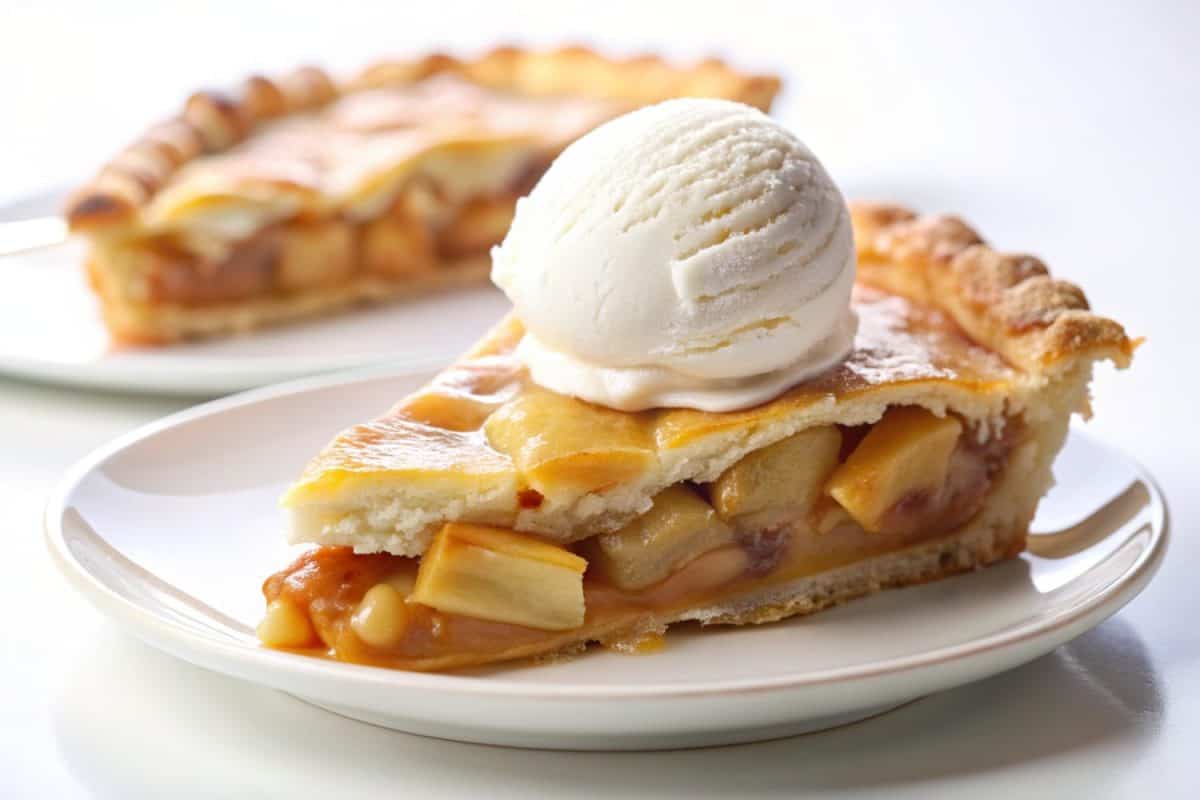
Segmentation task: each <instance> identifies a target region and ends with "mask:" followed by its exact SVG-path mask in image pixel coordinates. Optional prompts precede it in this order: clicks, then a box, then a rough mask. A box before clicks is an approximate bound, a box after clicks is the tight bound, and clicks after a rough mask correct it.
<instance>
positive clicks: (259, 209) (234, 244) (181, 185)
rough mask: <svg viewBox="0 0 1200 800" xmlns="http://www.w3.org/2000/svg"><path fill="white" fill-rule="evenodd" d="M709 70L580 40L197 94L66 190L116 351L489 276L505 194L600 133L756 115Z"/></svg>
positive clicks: (746, 81) (756, 87) (708, 64)
mask: <svg viewBox="0 0 1200 800" xmlns="http://www.w3.org/2000/svg"><path fill="white" fill-rule="evenodd" d="M778 88H779V82H778V81H777V80H776V79H775V78H773V77H769V76H760V75H747V74H742V73H739V72H737V71H735V70H734V69H732V68H730V67H729V66H727V65H725V64H724V63H721V62H719V61H715V60H710V61H705V62H703V63H700V64H697V65H695V66H692V67H686V68H683V67H675V66H671V65H669V64H667V63H665V62H664V61H662V60H661V59H658V58H655V57H643V58H634V59H629V60H614V59H609V58H605V57H603V56H601V55H598V54H596V53H594V52H591V51H589V50H586V49H582V48H568V49H563V50H558V51H554V52H530V51H525V50H518V49H512V48H508V49H498V50H495V51H493V52H491V53H488V54H487V55H484V56H483V57H481V58H479V59H476V60H463V59H457V58H451V57H449V56H444V55H431V56H428V57H425V58H422V59H418V60H413V61H390V62H384V63H381V64H378V65H376V66H373V67H371V68H369V69H367V70H365V71H364V72H362V73H361V74H360V75H358V76H357V77H354V78H353V79H351V80H349V81H347V82H345V83H338V82H335V81H334V80H333V79H332V78H330V76H329V75H327V74H326V73H325V72H323V71H322V70H319V69H315V68H304V69H300V70H298V71H296V72H294V73H292V74H290V75H285V76H283V77H281V78H278V79H267V78H263V77H252V78H250V79H249V80H247V81H246V82H245V83H244V84H243V85H242V86H241V87H240V88H239V89H238V90H237V91H235V92H233V93H229V94H226V93H218V92H200V93H198V94H195V95H193V96H192V97H191V98H189V99H188V101H187V104H186V106H185V107H184V109H183V111H182V112H181V113H180V114H179V115H178V116H176V117H174V118H172V119H169V120H167V121H166V122H163V123H162V124H160V125H157V126H155V127H153V128H151V129H150V130H148V131H147V132H146V133H145V134H144V135H143V136H142V138H141V139H139V140H138V141H136V142H135V143H134V144H133V145H131V146H130V147H129V148H128V149H126V150H125V151H123V152H122V153H121V154H119V155H118V156H117V157H116V158H114V159H113V160H112V161H111V162H110V163H109V164H107V165H106V166H105V167H104V168H103V169H102V170H101V172H100V173H99V174H98V175H97V176H96V177H95V178H94V179H93V180H92V181H91V182H89V183H88V184H87V185H85V186H83V187H82V188H80V189H79V190H78V191H77V192H76V193H75V194H74V195H73V197H72V198H71V199H70V201H69V204H68V207H67V209H66V215H67V219H68V221H69V224H70V227H71V230H72V231H73V232H76V233H80V234H83V235H84V236H85V237H86V238H87V239H88V240H89V242H90V244H91V251H90V256H89V258H88V263H87V268H88V274H89V277H90V280H91V283H92V286H93V287H94V289H95V291H96V293H97V294H98V296H99V298H100V301H101V304H102V309H103V314H104V319H105V321H106V323H107V325H108V327H109V329H110V330H111V333H112V335H113V337H114V338H115V339H116V340H118V341H123V342H137V343H165V342H172V341H176V340H180V339H184V338H190V337H198V336H208V335H214V334H222V333H228V332H234V331H243V330H246V329H250V328H254V327H258V326H261V325H266V324H269V323H275V322H281V321H285V320H291V319H294V318H298V317H305V316H309V315H313V314H317V313H322V312H329V311H332V310H335V309H340V308H344V307H347V306H350V305H353V304H357V303H360V302H363V301H380V300H386V299H391V298H398V297H403V296H408V295H412V294H415V293H419V292H427V291H429V290H431V289H436V288H441V287H451V286H461V285H465V284H472V283H479V282H483V281H485V280H486V276H487V271H488V260H487V253H488V249H489V248H490V247H492V246H493V245H495V244H497V243H498V242H499V241H500V239H501V238H503V236H504V233H505V231H506V230H507V229H508V225H509V222H510V221H511V219H512V215H513V208H514V204H515V202H516V199H517V198H518V197H520V196H521V195H523V194H525V193H526V192H527V191H528V190H529V188H530V187H531V186H533V184H534V183H535V182H536V181H537V179H538V178H539V176H540V175H541V174H542V173H543V172H544V171H545V169H546V167H547V165H548V164H549V163H550V162H551V161H552V160H553V159H554V157H555V156H556V155H557V154H558V152H559V151H561V150H562V148H563V147H564V146H565V145H566V144H567V143H569V142H571V141H572V140H574V139H575V138H577V137H579V136H580V135H581V134H583V133H586V132H587V131H588V130H590V129H592V128H593V127H595V126H596V125H597V124H599V123H601V122H603V121H605V120H607V119H610V118H612V117H615V116H617V115H620V114H622V113H624V112H626V111H629V110H631V109H633V108H636V107H638V106H642V105H645V104H649V103H655V102H658V101H661V100H665V99H667V98H672V97H689V96H710V97H721V98H727V99H731V100H738V101H741V102H744V103H749V104H751V105H754V106H757V107H759V108H763V109H766V108H767V107H768V106H769V105H770V103H771V100H772V98H773V97H774V95H775V93H776V92H777V90H778Z"/></svg>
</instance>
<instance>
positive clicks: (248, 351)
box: [0, 195, 508, 397]
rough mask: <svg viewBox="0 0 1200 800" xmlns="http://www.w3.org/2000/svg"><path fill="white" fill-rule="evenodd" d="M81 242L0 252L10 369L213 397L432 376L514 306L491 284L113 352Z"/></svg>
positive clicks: (5, 369) (42, 202) (0, 358)
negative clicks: (332, 379)
mask: <svg viewBox="0 0 1200 800" xmlns="http://www.w3.org/2000/svg"><path fill="white" fill-rule="evenodd" d="M60 200H61V198H59V197H58V196H56V195H48V196H45V197H40V198H33V199H31V200H30V201H28V202H24V203H20V204H17V205H13V206H10V207H8V208H3V209H0V222H3V221H5V220H10V219H22V218H29V217H35V216H38V215H41V214H53V213H54V211H55V209H56V208H57V207H58V206H59V205H60ZM83 257H84V248H83V246H82V243H80V242H68V243H67V244H64V245H60V246H56V247H50V248H46V249H43V250H37V251H30V252H25V253H20V254H17V255H10V256H0V274H2V275H3V276H4V281H5V286H6V287H8V288H9V291H6V292H3V293H0V373H4V374H8V375H13V376H16V377H23V378H32V379H35V380H41V381H49V382H53V383H61V384H67V385H72V386H82V387H87V388H95V389H109V390H114V391H125V392H146V393H153V394H176V395H188V396H209V397H211V396H215V395H220V394H228V393H229V392H235V391H240V390H242V389H249V388H253V387H255V386H264V385H266V384H269V383H276V382H278V381H282V380H289V379H292V378H299V377H303V376H307V375H315V374H318V373H323V372H332V371H335V370H341V369H347V368H354V367H362V366H366V365H376V364H383V365H386V367H387V369H388V370H389V371H392V372H421V373H424V372H427V371H429V370H432V369H434V368H436V367H438V366H440V365H443V364H445V363H447V362H449V361H451V360H453V359H454V358H456V357H457V356H458V355H459V354H460V353H462V352H463V351H464V350H466V349H467V348H468V347H469V346H470V345H471V344H472V343H474V342H475V340H477V339H478V338H479V336H480V335H481V334H482V333H483V332H484V331H485V330H487V329H488V328H489V327H490V326H491V325H492V324H493V323H494V322H496V320H498V319H499V318H500V317H501V316H502V315H503V314H504V313H505V312H506V311H507V310H508V300H507V299H506V298H505V297H504V295H503V294H502V293H501V292H500V291H499V290H497V289H495V288H494V287H492V286H491V285H486V286H478V287H474V288H468V289H457V290H451V291H446V292H440V293H436V294H431V295H428V296H425V297H418V298H412V299H410V300H406V301H400V302H396V303H392V304H388V305H382V306H377V307H374V308H366V309H360V310H357V311H354V312H350V313H346V314H341V315H337V316H331V317H328V318H323V319H316V320H312V321H307V322H299V323H294V324H290V325H284V326H280V327H277V328H269V329H266V330H262V331H257V332H255V333H253V334H250V335H246V336H235V337H229V338H221V339H213V340H210V341H203V342H195V343H187V344H179V345H172V346H169V347H156V348H121V349H114V348H113V346H112V345H111V343H110V342H109V338H108V333H107V331H106V330H105V328H104V324H103V322H102V321H101V319H100V310H99V307H98V306H97V303H96V299H95V297H93V295H92V293H91V291H90V290H89V289H88V287H87V285H86V282H85V280H84V275H83V269H82V266H81V263H82V260H83Z"/></svg>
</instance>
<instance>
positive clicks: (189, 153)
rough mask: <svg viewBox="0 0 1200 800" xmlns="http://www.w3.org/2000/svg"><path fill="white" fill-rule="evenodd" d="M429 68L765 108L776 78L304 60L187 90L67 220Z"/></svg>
mask: <svg viewBox="0 0 1200 800" xmlns="http://www.w3.org/2000/svg"><path fill="white" fill-rule="evenodd" d="M437 73H454V74H456V75H459V76H462V77H464V78H466V79H468V80H470V81H472V82H475V83H479V84H481V85H484V86H488V87H491V88H495V89H502V90H507V91H513V92H518V93H522V94H533V95H537V94H564V93H578V94H581V95H584V96H588V97H605V98H618V99H627V100H631V101H637V102H641V103H649V102H657V101H659V100H664V99H667V98H669V97H677V96H693V95H694V96H707V95H712V96H720V97H727V98H730V99H735V100H740V101H742V102H745V103H748V104H750V105H754V106H757V107H759V108H762V109H764V110H765V109H766V108H767V107H768V106H769V105H770V103H771V100H772V99H773V98H774V96H775V94H776V93H777V92H778V91H779V85H780V83H779V79H778V78H776V77H774V76H767V75H747V74H744V73H740V72H737V71H736V70H734V69H733V68H731V67H729V66H728V65H726V64H725V63H724V62H721V61H718V60H715V59H710V60H707V61H703V62H701V63H699V64H696V65H695V66H693V67H690V68H680V67H675V66H672V65H670V64H668V63H667V62H665V61H663V60H662V59H660V58H658V57H655V56H643V57H639V58H632V59H627V60H615V59H610V58H606V57H604V56H602V55H600V54H598V53H596V52H594V51H592V50H589V49H587V48H583V47H567V48H562V49H559V50H554V51H532V50H524V49H519V48H512V47H504V48H497V49H495V50H493V51H491V52H490V53H487V54H486V55H484V56H482V57H481V58H478V59H475V60H470V59H459V58H455V57H453V56H449V55H444V54H431V55H428V56H425V57H423V58H419V59H413V60H393V61H385V62H380V63H378V64H375V65H373V66H371V67H368V68H367V69H366V70H364V71H363V72H362V73H360V74H359V75H358V76H357V77H355V78H353V79H352V80H350V81H348V82H347V83H345V84H344V85H342V86H338V85H337V84H336V83H335V82H334V81H333V79H332V78H331V77H330V76H329V75H328V73H326V72H325V71H323V70H321V69H319V68H316V67H302V68H300V69H298V70H296V71H294V72H292V73H290V74H288V75H285V76H283V77H281V78H279V79H278V80H274V81H273V80H271V79H268V78H264V77H262V76H252V77H250V78H249V79H247V80H246V82H245V83H244V84H243V85H242V86H241V87H240V88H239V89H238V90H237V91H236V92H234V93H231V94H225V93H220V92H209V91H205V92H197V93H196V94H193V95H192V96H191V97H190V98H189V99H188V101H187V103H186V104H185V106H184V109H183V111H182V113H180V114H179V115H178V116H176V117H173V118H172V119H170V120H168V121H166V122H165V123H162V124H160V125H158V126H155V127H154V128H152V129H151V130H149V131H147V133H146V134H145V135H143V137H142V138H141V139H139V140H137V141H136V142H134V143H133V144H132V145H130V147H128V148H127V149H126V150H125V151H123V152H122V153H121V154H120V155H118V156H117V157H116V158H114V159H113V160H112V161H110V162H109V163H108V164H107V165H105V166H104V167H103V168H102V169H101V171H100V173H99V174H98V175H97V176H96V177H95V178H93V179H92V180H91V181H89V182H88V183H87V184H85V185H84V186H82V187H80V188H79V189H78V190H77V191H76V192H75V193H74V194H73V195H72V196H71V197H70V199H69V200H68V202H67V206H66V216H67V221H68V223H69V224H70V226H71V228H72V230H75V231H94V230H98V229H102V228H106V227H108V226H112V225H121V224H127V223H129V222H131V221H132V220H134V219H135V218H136V215H137V212H138V210H139V209H140V208H141V207H143V206H144V205H146V204H147V203H148V202H149V201H150V199H151V198H153V196H154V195H155V193H156V192H157V191H158V190H159V189H161V188H162V187H163V186H164V184H165V183H166V181H167V179H168V178H169V177H170V175H171V174H172V173H173V172H174V171H175V170H176V169H177V168H178V167H179V166H180V165H182V164H183V163H185V162H186V161H188V160H190V159H191V158H194V157H195V156H197V155H199V154H200V153H202V152H214V151H219V150H223V149H226V148H228V147H230V146H232V145H234V144H236V143H237V142H238V141H240V140H242V139H243V138H245V137H246V136H247V135H248V134H249V133H251V132H252V131H253V130H254V128H255V126H257V125H258V124H260V123H262V122H264V121H267V120H270V119H273V118H276V117H279V116H282V115H285V114H292V113H297V112H300V111H305V110H309V109H312V108H316V107H318V106H321V105H324V104H326V103H328V102H330V101H331V100H333V99H335V98H337V97H339V96H341V95H344V94H347V93H351V92H355V91H359V90H362V89H370V88H379V87H384V86H398V85H403V84H405V83H412V82H415V81H419V80H421V79H423V78H427V77H429V76H431V75H434V74H437ZM147 164H151V165H152V166H150V167H148V166H147Z"/></svg>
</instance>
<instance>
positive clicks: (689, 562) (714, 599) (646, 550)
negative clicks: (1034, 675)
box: [259, 408, 1022, 670]
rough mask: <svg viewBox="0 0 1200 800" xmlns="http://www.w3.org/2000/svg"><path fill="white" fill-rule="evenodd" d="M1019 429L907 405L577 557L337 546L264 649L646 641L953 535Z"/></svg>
mask: <svg viewBox="0 0 1200 800" xmlns="http://www.w3.org/2000/svg"><path fill="white" fill-rule="evenodd" d="M1021 436H1022V427H1021V425H1020V422H1019V420H1008V421H1007V424H1006V425H1005V426H1004V429H1003V433H1002V434H999V435H994V436H991V437H989V438H986V439H983V440H981V438H980V436H978V431H976V430H973V429H971V428H968V427H967V426H966V425H965V424H964V423H962V422H961V421H960V420H958V419H957V418H955V417H944V418H938V417H935V416H934V415H932V414H930V413H929V412H927V411H924V410H922V409H915V408H914V409H908V408H898V409H892V410H890V411H889V412H888V413H887V414H886V415H885V416H884V418H883V419H882V420H881V421H880V422H878V423H876V424H875V425H874V426H871V427H870V428H837V427H834V426H829V427H827V428H821V429H814V430H809V431H803V432H801V433H799V434H796V435H795V436H793V437H791V438H790V439H787V440H784V441H783V442H779V443H776V444H774V445H771V446H770V447H767V448H764V449H763V450H760V451H755V452H753V453H750V454H748V455H747V456H745V457H744V458H743V459H742V460H741V461H739V462H738V463H737V464H735V465H734V466H733V467H731V468H730V469H729V470H727V471H726V472H725V473H724V474H722V475H721V476H720V478H719V479H718V480H717V481H714V482H713V483H711V484H705V485H694V484H680V485H677V486H673V487H669V488H668V489H667V490H665V491H664V492H662V493H661V494H660V495H658V496H657V497H656V498H655V501H654V506H653V508H652V509H651V510H650V511H649V512H647V513H646V514H645V515H644V516H642V517H639V518H638V519H636V520H634V521H633V522H632V523H630V524H629V525H628V526H626V528H624V529H622V530H620V531H617V532H614V533H610V534H601V535H599V536H595V537H591V538H589V539H585V540H583V541H581V542H576V543H575V544H573V545H571V546H570V547H568V548H564V547H561V546H559V545H557V544H554V543H550V542H547V541H544V540H541V539H538V538H537V537H533V536H530V535H527V534H521V533H515V532H511V531H504V530H500V529H495V528H485V527H482V526H475V525H468V524H463V523H449V524H447V525H446V526H445V527H444V528H443V530H442V531H441V532H440V533H439V534H438V535H437V536H436V537H435V540H434V544H433V546H431V548H430V549H429V550H428V551H427V552H426V554H425V555H424V556H423V557H422V558H421V559H414V558H403V557H399V556H392V555H387V554H374V555H356V554H354V553H353V552H352V551H351V550H350V549H348V548H340V547H322V548H317V549H314V550H311V551H309V552H306V553H304V554H303V555H301V556H300V557H299V558H298V559H297V560H296V561H295V562H294V563H293V564H291V565H290V566H289V567H287V568H286V569H284V570H282V571H281V572H279V573H277V574H275V575H273V576H271V577H270V578H269V579H267V581H266V582H265V583H264V585H263V593H264V595H265V597H266V600H267V603H268V613H267V617H266V619H265V620H264V622H263V625H262V626H260V629H259V634H260V638H262V640H263V641H264V643H266V644H268V645H270V646H274V647H283V648H291V649H301V650H306V651H312V652H316V653H318V654H324V655H329V656H331V657H334V658H336V659H339V660H343V661H350V662H356V663H364V664H377V665H383V666H389V667H395V668H401V669H409V670H441V669H451V668H456V667H463V666H470V665H474V664H481V663H487V662H493V661H502V660H508V659H513V658H522V657H527V656H533V655H538V654H542V653H550V652H554V651H557V650H560V649H562V648H564V647H567V646H569V645H572V644H575V643H580V642H583V641H601V642H604V643H606V644H610V645H615V646H636V644H637V643H638V642H639V641H641V640H643V639H644V638H646V637H647V636H651V637H653V636H655V635H658V634H661V632H662V631H663V629H664V628H665V623H664V621H669V620H670V619H672V618H673V617H674V616H677V615H678V614H680V613H681V612H683V611H685V610H694V609H698V608H705V607H708V606H714V607H715V606H721V605H722V604H725V603H728V602H729V601H733V600H736V599H737V598H739V597H741V596H749V595H753V594H754V593H756V592H759V591H762V590H765V589H768V588H769V587H771V586H772V585H777V584H783V583H786V582H788V581H792V580H795V579H798V578H802V577H805V576H809V575H815V574H818V573H821V572H825V571H828V570H831V569H836V568H838V567H842V566H847V565H850V564H853V563H855V562H858V561H862V560H864V559H867V558H871V557H874V556H879V555H885V554H887V553H892V552H896V551H899V550H903V549H905V548H907V547H911V546H914V545H918V544H921V543H924V542H928V541H933V540H936V539H939V538H943V537H945V536H948V535H950V534H952V533H953V532H954V531H956V530H957V529H958V528H960V527H961V526H962V525H963V524H964V523H966V522H968V521H969V520H970V519H971V518H972V517H973V516H974V515H975V514H976V513H978V511H979V510H980V508H981V507H982V506H983V504H984V502H985V500H986V497H987V495H988V492H989V491H990V489H991V487H992V486H993V484H994V482H995V480H996V478H997V477H998V476H999V475H1000V474H1001V473H1002V471H1003V469H1004V466H1005V464H1006V462H1007V460H1008V457H1009V454H1010V453H1011V452H1012V451H1013V449H1014V448H1015V447H1016V446H1017V445H1018V444H1019V443H1020V440H1021Z"/></svg>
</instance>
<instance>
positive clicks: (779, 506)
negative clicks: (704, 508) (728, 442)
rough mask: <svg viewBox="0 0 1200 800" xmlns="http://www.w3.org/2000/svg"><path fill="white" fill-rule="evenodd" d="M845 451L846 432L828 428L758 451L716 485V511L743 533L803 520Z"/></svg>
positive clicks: (726, 474)
mask: <svg viewBox="0 0 1200 800" xmlns="http://www.w3.org/2000/svg"><path fill="white" fill-rule="evenodd" d="M841 446H842V434H841V431H839V430H838V429H837V427H836V426H833V425H825V426H822V427H819V428H809V429H808V430H805V431H801V432H800V433H797V434H795V435H793V436H789V437H788V438H786V439H784V440H783V441H780V442H776V443H775V444H773V445H769V446H768V447H764V448H762V449H761V450H755V451H754V452H752V453H749V454H747V455H746V456H745V457H744V458H742V459H741V460H740V461H738V462H737V463H736V464H734V465H733V466H732V467H730V468H729V469H727V470H725V471H724V472H723V473H721V477H719V478H717V480H716V482H715V483H713V485H712V501H713V506H714V507H715V508H716V510H717V513H718V514H720V516H721V518H722V519H724V520H725V521H727V522H731V523H733V524H734V525H735V526H736V527H738V528H743V529H744V528H747V527H750V528H762V527H770V525H771V524H773V523H775V522H778V521H781V520H795V519H798V518H799V517H801V516H803V515H804V514H806V513H807V512H808V511H809V510H810V509H811V508H812V507H813V504H814V503H815V502H816V500H817V498H818V497H820V496H821V491H822V489H823V488H824V486H825V481H827V480H828V479H829V476H830V473H832V472H833V469H834V467H836V466H837V462H838V453H839V451H840V450H841Z"/></svg>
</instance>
